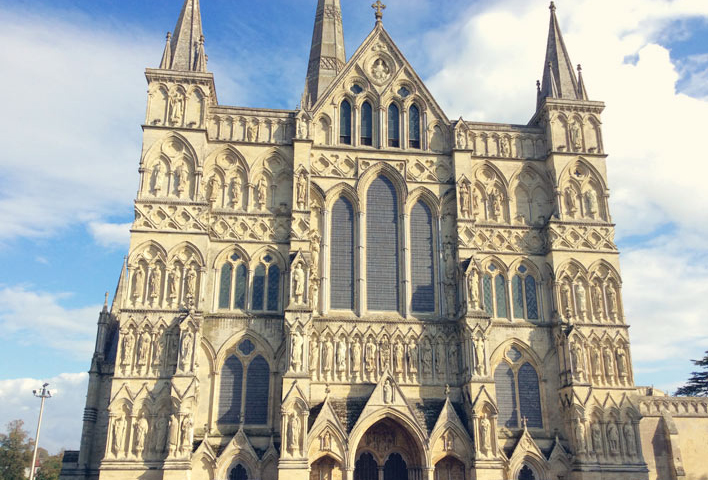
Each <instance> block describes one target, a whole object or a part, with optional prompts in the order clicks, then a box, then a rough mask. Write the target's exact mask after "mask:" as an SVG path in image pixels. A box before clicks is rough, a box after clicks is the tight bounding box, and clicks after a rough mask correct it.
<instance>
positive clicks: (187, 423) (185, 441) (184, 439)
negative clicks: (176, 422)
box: [180, 415, 193, 455]
mask: <svg viewBox="0 0 708 480" xmlns="http://www.w3.org/2000/svg"><path fill="white" fill-rule="evenodd" d="M192 427H193V423H192V416H191V415H187V416H186V417H184V420H183V421H182V429H181V435H180V446H181V448H182V454H183V455H186V454H187V452H189V451H190V450H191V449H192V433H193V428H192Z"/></svg>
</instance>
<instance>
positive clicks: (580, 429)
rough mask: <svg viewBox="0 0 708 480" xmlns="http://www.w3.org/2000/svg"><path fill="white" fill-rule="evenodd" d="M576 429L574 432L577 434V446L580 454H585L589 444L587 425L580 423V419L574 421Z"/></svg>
mask: <svg viewBox="0 0 708 480" xmlns="http://www.w3.org/2000/svg"><path fill="white" fill-rule="evenodd" d="M574 422H575V428H574V429H573V432H574V433H575V446H576V447H577V451H578V453H579V454H583V453H585V452H586V451H587V444H586V442H585V425H583V422H581V421H580V419H579V418H576V419H575V420H574Z"/></svg>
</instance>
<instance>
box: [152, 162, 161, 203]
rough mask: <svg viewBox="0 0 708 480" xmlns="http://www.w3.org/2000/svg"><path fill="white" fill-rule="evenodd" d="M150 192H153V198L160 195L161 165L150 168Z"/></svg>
mask: <svg viewBox="0 0 708 480" xmlns="http://www.w3.org/2000/svg"><path fill="white" fill-rule="evenodd" d="M151 181H152V191H153V192H155V196H156V197H157V196H158V195H160V191H161V190H162V164H160V163H158V164H156V165H155V166H154V167H152V178H151Z"/></svg>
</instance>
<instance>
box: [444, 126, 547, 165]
mask: <svg viewBox="0 0 708 480" xmlns="http://www.w3.org/2000/svg"><path fill="white" fill-rule="evenodd" d="M482 138H484V137H482ZM483 141H484V140H483ZM486 141H487V145H486V147H487V148H486V150H489V149H490V147H491V150H492V151H494V150H496V152H497V154H496V156H498V157H502V158H511V157H512V153H513V152H512V150H511V140H510V139H509V137H506V136H500V137H497V138H494V137H487V139H486ZM490 141H491V145H490V143H489V142H490ZM455 145H456V146H457V148H458V150H472V152H473V153H474V152H475V137H474V136H472V137H471V136H470V134H469V132H467V131H465V130H463V129H462V128H458V129H457V130H456V132H455ZM526 149H528V150H530V151H529V152H528V153H527V154H526V156H527V157H533V156H535V155H534V152H533V150H534V149H533V147H530V148H529V147H527V148H526ZM526 149H524V150H526ZM480 153H483V152H480ZM519 153H520V152H517V155H516V156H517V157H518V156H521V155H520V154H519Z"/></svg>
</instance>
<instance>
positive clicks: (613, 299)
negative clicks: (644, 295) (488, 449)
mask: <svg viewBox="0 0 708 480" xmlns="http://www.w3.org/2000/svg"><path fill="white" fill-rule="evenodd" d="M605 291H606V292H607V303H608V304H609V306H610V315H612V318H614V319H616V318H617V314H618V313H619V308H618V307H617V292H616V291H615V288H614V287H613V286H612V285H608V286H607V288H606V290H605Z"/></svg>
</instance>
